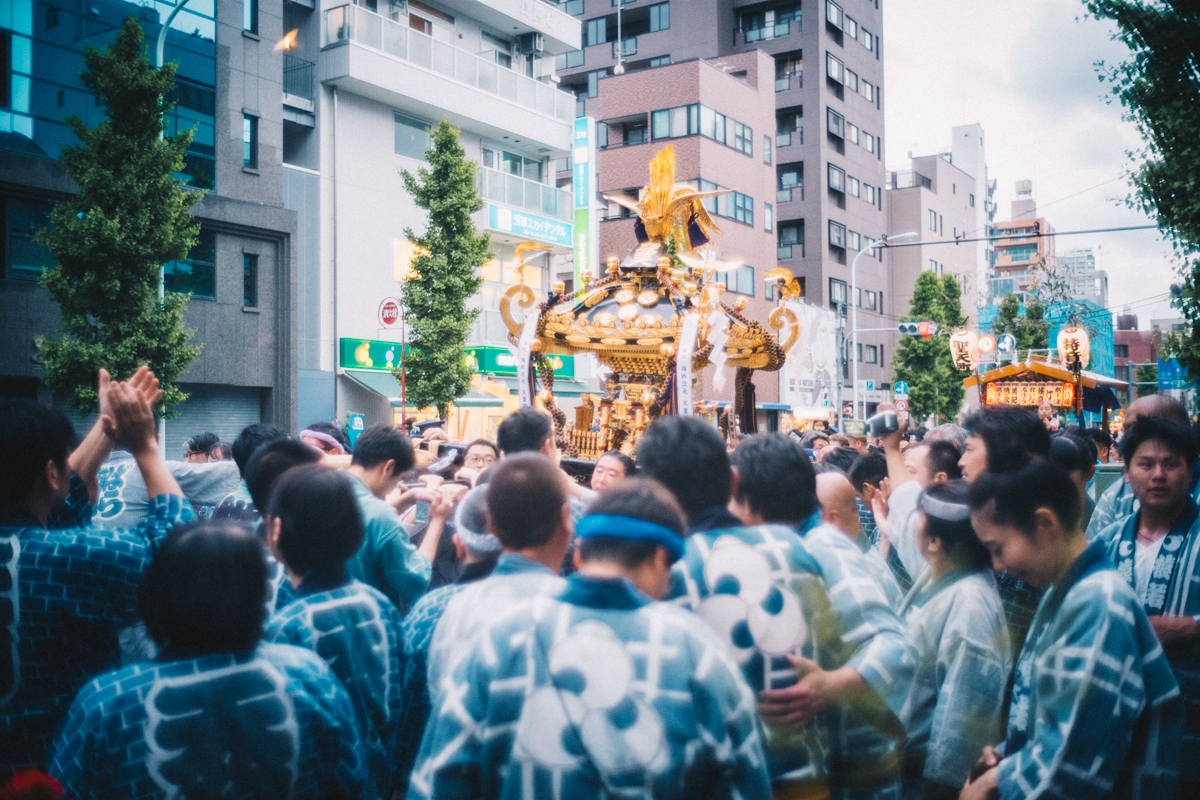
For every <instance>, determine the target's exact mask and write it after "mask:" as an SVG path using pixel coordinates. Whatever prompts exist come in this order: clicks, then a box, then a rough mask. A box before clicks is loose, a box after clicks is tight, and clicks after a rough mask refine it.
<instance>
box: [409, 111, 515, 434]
mask: <svg viewBox="0 0 1200 800" xmlns="http://www.w3.org/2000/svg"><path fill="white" fill-rule="evenodd" d="M430 139H431V141H430V146H429V149H428V150H426V151H425V160H426V162H427V163H428V166H425V167H421V168H420V169H418V170H417V174H416V175H413V174H412V173H411V172H409V171H408V170H401V173H400V176H401V178H402V179H403V180H404V188H405V189H407V190H408V192H409V194H411V195H412V196H413V200H414V201H415V202H416V204H417V206H418V207H420V208H423V209H425V211H426V213H427V215H428V220H429V221H428V225H427V226H426V227H425V232H424V233H422V234H420V235H417V234H416V233H415V232H414V231H413V230H412V229H411V228H405V230H404V235H405V236H406V237H408V240H409V241H411V242H412V243H413V244H414V245H415V246H416V248H415V249H416V253H417V254H416V255H415V256H414V257H413V261H412V268H411V270H410V276H409V278H408V280H406V281H405V283H404V297H403V300H402V301H401V302H402V303H403V304H404V312H405V322H406V325H407V327H408V336H407V348H406V349H407V352H406V353H405V354H404V355H403V357H402V359H401V366H400V367H398V368H394V369H393V370H392V373H393V374H394V375H395V376H396V379H397V380H400V378H401V372H400V370H403V371H404V382H405V389H406V395H407V400H408V402H410V403H412V404H413V405H415V406H417V407H421V408H423V407H427V406H436V407H437V410H438V415H439V416H440V417H441V418H442V419H445V418H446V415H447V413H448V412H449V409H450V405H451V404H452V403H453V402H454V401H455V400H457V399H458V398H460V397H462V396H463V395H464V394H466V393H467V391H468V390H469V389H470V386H471V376H472V375H473V374H474V366H473V365H472V363H471V361H470V359H469V358H468V357H467V356H466V354H465V353H464V352H463V347H465V346H466V344H467V336H468V335H469V334H470V331H471V326H472V325H473V324H474V323H475V319H476V317H478V316H479V310H478V309H471V308H468V307H467V302H468V300H470V298H471V297H472V296H473V295H474V294H475V293H476V292H478V291H479V287H480V286H481V285H482V284H483V278H482V276H481V275H480V271H479V268H480V267H482V266H483V265H484V264H485V263H487V262H488V260H490V259H491V258H492V252H491V235H490V234H488V233H486V232H485V233H482V234H477V233H476V232H475V223H474V222H473V221H472V220H471V215H472V214H473V213H475V212H476V211H478V210H480V209H481V208H483V200H482V199H480V197H479V192H478V190H477V189H476V188H475V170H476V168H477V167H476V164H475V162H473V161H470V160H469V159H468V158H467V156H466V152H465V151H464V150H463V147H462V144H461V142H460V141H459V137H458V129H457V128H454V127H451V125H450V123H449V121H447V120H446V119H445V118H443V119H442V121H441V124H439V125H438V126H437V127H436V128H434V129H433V130H432V131H431V132H430Z"/></svg>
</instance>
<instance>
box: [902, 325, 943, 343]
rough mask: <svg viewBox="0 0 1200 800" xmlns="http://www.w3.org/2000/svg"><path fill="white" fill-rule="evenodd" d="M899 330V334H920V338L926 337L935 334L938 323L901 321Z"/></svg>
mask: <svg viewBox="0 0 1200 800" xmlns="http://www.w3.org/2000/svg"><path fill="white" fill-rule="evenodd" d="M899 330H900V335H901V336H920V337H921V338H922V339H928V338H930V337H931V336H936V335H937V332H938V325H937V323H936V322H901V323H900V326H899Z"/></svg>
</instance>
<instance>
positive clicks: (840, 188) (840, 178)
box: [829, 164, 846, 192]
mask: <svg viewBox="0 0 1200 800" xmlns="http://www.w3.org/2000/svg"><path fill="white" fill-rule="evenodd" d="M829 188H830V189H831V190H832V191H835V192H845V191H846V170H844V169H842V168H841V167H838V166H834V165H833V164H830V165H829Z"/></svg>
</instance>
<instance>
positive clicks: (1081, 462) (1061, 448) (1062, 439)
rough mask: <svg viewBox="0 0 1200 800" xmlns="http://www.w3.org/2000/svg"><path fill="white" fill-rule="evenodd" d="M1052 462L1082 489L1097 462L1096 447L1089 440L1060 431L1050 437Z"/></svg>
mask: <svg viewBox="0 0 1200 800" xmlns="http://www.w3.org/2000/svg"><path fill="white" fill-rule="evenodd" d="M1049 458H1050V463H1051V464H1054V465H1055V466H1056V467H1058V468H1059V469H1061V470H1062V471H1064V472H1066V473H1067V474H1068V475H1070V476H1071V480H1073V481H1075V483H1076V484H1077V485H1078V486H1079V487H1080V488H1081V489H1082V487H1083V485H1084V484H1086V483H1087V481H1088V479H1089V478H1091V476H1092V474H1093V473H1094V472H1095V470H1094V469H1093V468H1092V467H1093V465H1094V464H1095V462H1096V459H1095V454H1094V448H1093V447H1090V446H1089V444H1088V442H1086V441H1084V440H1083V439H1080V438H1079V437H1077V436H1073V435H1071V434H1070V433H1059V434H1056V435H1055V436H1052V437H1051V438H1050V455H1049Z"/></svg>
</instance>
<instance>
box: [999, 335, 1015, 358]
mask: <svg viewBox="0 0 1200 800" xmlns="http://www.w3.org/2000/svg"><path fill="white" fill-rule="evenodd" d="M996 349H997V350H999V351H1000V352H1001V353H1011V352H1013V351H1014V350H1016V349H1017V340H1016V339H1014V338H1013V335H1012V334H1011V333H1005V334H1001V336H1000V338H998V339H997V340H996Z"/></svg>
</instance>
